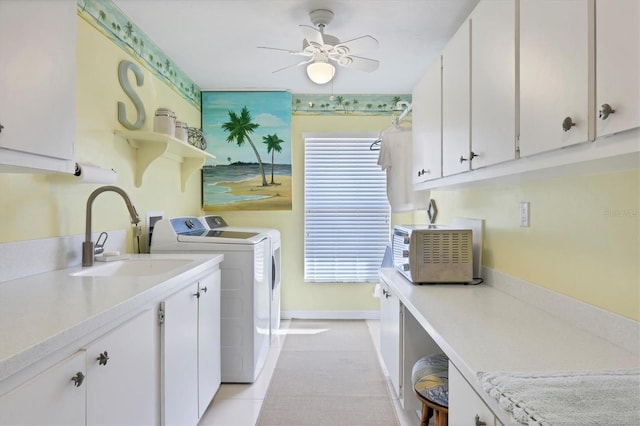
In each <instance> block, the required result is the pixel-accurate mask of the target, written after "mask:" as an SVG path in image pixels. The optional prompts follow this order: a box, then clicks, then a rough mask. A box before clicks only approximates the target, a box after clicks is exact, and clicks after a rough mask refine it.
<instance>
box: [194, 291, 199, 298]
mask: <svg viewBox="0 0 640 426" xmlns="http://www.w3.org/2000/svg"><path fill="white" fill-rule="evenodd" d="M193 295H194V296H195V297H196V298H197V299H200V292H199V291H196V292H195V293H193Z"/></svg>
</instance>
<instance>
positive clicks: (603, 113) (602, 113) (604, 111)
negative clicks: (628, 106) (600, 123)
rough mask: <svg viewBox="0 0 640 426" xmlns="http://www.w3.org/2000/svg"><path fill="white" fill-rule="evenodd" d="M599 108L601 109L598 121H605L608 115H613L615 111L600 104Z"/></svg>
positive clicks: (609, 106)
mask: <svg viewBox="0 0 640 426" xmlns="http://www.w3.org/2000/svg"><path fill="white" fill-rule="evenodd" d="M601 108H602V109H601V110H600V112H599V113H598V117H599V118H600V120H606V119H607V118H609V114H614V113H615V112H616V110H615V109H613V108H611V105H609V104H602V106H601Z"/></svg>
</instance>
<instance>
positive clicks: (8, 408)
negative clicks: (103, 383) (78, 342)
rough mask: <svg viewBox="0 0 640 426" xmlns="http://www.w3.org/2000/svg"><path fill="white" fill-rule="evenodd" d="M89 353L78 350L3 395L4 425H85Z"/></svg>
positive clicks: (1, 413) (0, 400)
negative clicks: (79, 380)
mask: <svg viewBox="0 0 640 426" xmlns="http://www.w3.org/2000/svg"><path fill="white" fill-rule="evenodd" d="M85 371H86V370H85V354H84V352H83V351H80V352H77V353H76V354H74V355H73V356H71V357H69V358H67V359H66V360H64V361H62V362H60V363H59V364H56V365H55V366H53V367H51V368H49V369H48V370H46V371H45V372H44V373H42V374H40V375H38V376H36V377H35V378H33V379H32V380H30V381H29V382H27V383H25V384H24V385H22V386H20V387H18V388H17V389H14V390H13V391H11V392H9V393H8V394H6V395H4V396H3V397H1V398H0V424H2V425H45V424H46V425H84V424H85V400H86V380H85V381H83V382H82V383H80V384H79V386H75V385H74V382H73V381H72V377H74V376H75V375H76V374H78V373H82V374H83V375H84V374H85Z"/></svg>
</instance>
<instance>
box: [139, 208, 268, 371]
mask: <svg viewBox="0 0 640 426" xmlns="http://www.w3.org/2000/svg"><path fill="white" fill-rule="evenodd" d="M150 251H151V253H203V252H205V253H217V254H224V260H223V261H222V263H221V264H220V269H221V280H222V282H221V294H220V305H221V306H220V313H221V314H220V316H221V318H220V334H221V342H220V344H221V350H220V358H221V374H222V382H223V383H253V382H254V381H255V380H256V379H257V378H258V375H259V374H260V372H261V371H262V369H263V367H264V364H265V361H266V358H267V354H268V352H269V346H270V294H271V293H270V287H271V285H270V276H271V270H270V265H271V256H270V240H269V238H268V237H267V235H265V234H261V233H258V232H249V231H231V230H212V229H208V228H207V227H206V226H205V225H204V224H203V223H202V222H201V221H200V220H199V219H198V218H197V217H178V218H173V219H162V220H160V221H158V222H156V224H155V227H154V231H153V239H152V240H151V250H150Z"/></svg>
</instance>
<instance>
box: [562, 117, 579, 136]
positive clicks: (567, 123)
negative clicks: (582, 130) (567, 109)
mask: <svg viewBox="0 0 640 426" xmlns="http://www.w3.org/2000/svg"><path fill="white" fill-rule="evenodd" d="M575 125H576V123H574V122H573V120H572V119H571V117H567V118H565V119H564V120H562V130H564V131H565V132H568V131H569V130H571V128H572V127H573V126H575Z"/></svg>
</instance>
